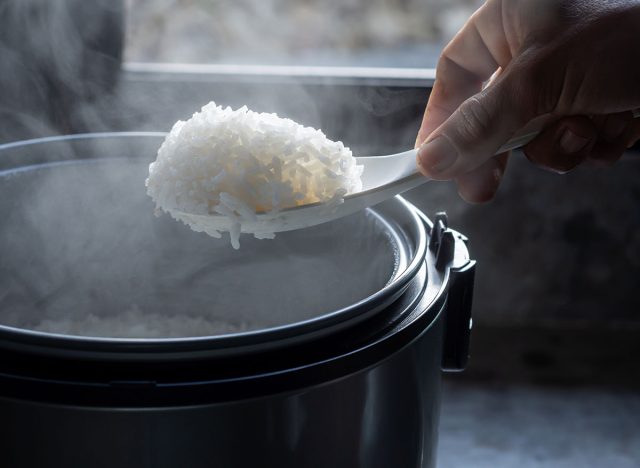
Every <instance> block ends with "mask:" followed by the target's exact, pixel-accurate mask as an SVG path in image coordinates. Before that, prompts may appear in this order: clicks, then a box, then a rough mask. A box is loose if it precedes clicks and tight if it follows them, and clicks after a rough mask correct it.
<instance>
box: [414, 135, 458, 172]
mask: <svg viewBox="0 0 640 468" xmlns="http://www.w3.org/2000/svg"><path fill="white" fill-rule="evenodd" d="M456 159H458V152H457V151H456V149H455V148H454V147H453V146H452V145H451V143H449V141H448V140H447V139H446V138H444V137H436V138H434V139H433V140H431V141H429V142H428V143H425V144H424V145H422V147H420V150H419V151H418V164H420V165H421V166H422V167H423V168H424V169H425V170H426V171H427V172H430V173H432V174H438V173H440V172H443V171H445V170H447V169H448V168H450V167H451V166H452V165H453V163H454V162H455V161H456Z"/></svg>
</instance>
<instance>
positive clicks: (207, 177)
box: [146, 102, 363, 249]
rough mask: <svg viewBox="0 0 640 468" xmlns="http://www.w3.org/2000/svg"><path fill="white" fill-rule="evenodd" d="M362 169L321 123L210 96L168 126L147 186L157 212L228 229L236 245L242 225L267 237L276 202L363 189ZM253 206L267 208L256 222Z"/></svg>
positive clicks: (211, 229) (333, 197)
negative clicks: (197, 108) (307, 123)
mask: <svg viewBox="0 0 640 468" xmlns="http://www.w3.org/2000/svg"><path fill="white" fill-rule="evenodd" d="M362 170H363V167H362V166H358V165H357V164H356V159H355V158H354V157H353V155H352V154H351V151H350V150H349V148H346V147H345V146H344V145H343V144H342V142H335V141H331V140H329V139H328V138H327V137H326V136H325V135H324V133H322V132H321V131H320V130H316V129H314V128H310V127H304V126H302V125H300V124H298V123H296V122H294V121H292V120H290V119H283V118H280V117H278V116H277V115H276V114H267V113H257V112H253V111H250V110H248V109H247V108H246V106H245V107H242V108H240V109H237V110H232V109H231V108H229V107H226V108H222V107H221V106H217V105H216V104H215V103H214V102H210V103H209V104H207V105H206V106H204V107H203V108H202V109H201V111H200V112H196V113H195V114H194V115H193V117H191V118H190V119H189V120H187V121H186V122H184V121H178V122H177V123H176V124H175V125H174V126H173V128H172V129H171V132H170V133H169V134H168V135H167V137H166V139H165V141H164V142H163V144H162V146H161V147H160V149H159V150H158V157H157V159H156V161H155V162H153V163H151V165H150V166H149V177H148V178H147V180H146V186H147V193H148V194H149V196H151V198H153V200H154V201H155V203H156V212H157V213H159V212H160V211H165V212H167V213H169V214H170V215H171V216H173V217H174V218H175V219H177V220H180V221H183V222H184V223H185V224H187V225H189V226H190V227H191V228H192V229H193V230H194V231H198V232H206V233H207V234H209V235H211V236H214V237H220V231H229V232H230V237H231V244H232V245H233V247H234V248H236V249H237V248H239V246H240V244H239V235H240V232H250V233H253V234H254V235H255V236H256V237H258V238H273V237H274V236H275V234H274V233H275V232H276V231H278V230H279V229H278V226H277V222H278V217H277V213H278V212H279V211H280V210H283V209H285V208H291V207H295V206H298V205H304V204H308V203H318V202H320V203H326V204H328V205H335V204H337V203H341V202H342V200H343V197H344V196H345V195H346V194H348V193H351V192H357V191H359V190H361V188H362V182H361V179H360V176H361V175H362ZM259 213H260V214H263V213H264V214H267V215H269V216H261V217H260V221H261V222H260V223H259V224H260V229H259V230H258V229H256V227H255V226H256V222H255V221H256V219H258V218H257V214H259ZM191 215H196V216H191ZM200 215H206V216H200ZM211 215H213V216H211ZM269 223H272V225H269Z"/></svg>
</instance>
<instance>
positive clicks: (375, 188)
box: [180, 109, 640, 235]
mask: <svg viewBox="0 0 640 468" xmlns="http://www.w3.org/2000/svg"><path fill="white" fill-rule="evenodd" d="M633 117H634V118H638V117H640V110H638V109H636V110H634V111H633ZM543 122H544V120H539V121H537V122H532V124H531V125H528V126H527V127H525V129H524V130H523V131H522V132H520V133H519V134H517V135H516V136H515V137H514V138H512V139H511V140H509V141H508V142H507V143H506V144H504V145H503V146H502V147H501V148H500V149H499V150H498V151H497V152H496V154H500V153H504V152H506V151H509V150H513V149H517V148H520V147H523V146H525V145H526V144H527V143H529V142H530V141H532V140H533V139H534V138H535V137H536V136H537V135H538V134H539V133H540V131H541V129H542V127H543ZM417 152H418V150H417V149H412V150H409V151H405V152H403V153H397V154H391V155H385V156H365V157H357V158H356V160H357V163H358V164H359V165H363V166H364V172H363V174H362V190H361V191H360V192H357V193H350V194H347V195H346V196H345V197H344V201H343V202H341V203H339V204H333V205H332V204H326V203H311V204H306V205H300V206H296V207H293V208H287V209H283V210H281V211H279V212H277V213H258V214H257V215H256V219H255V220H254V221H251V222H246V221H243V223H242V232H253V233H260V232H264V233H266V234H267V235H269V234H270V233H274V232H283V231H291V230H294V229H302V228H306V227H311V226H315V225H317V224H322V223H326V222H328V221H333V220H335V219H338V218H341V217H343V216H347V215H350V214H353V213H356V212H357V211H360V210H363V209H365V208H367V207H369V206H373V205H376V204H378V203H381V202H383V201H385V200H387V199H389V198H392V197H394V196H395V195H398V194H400V193H402V192H405V191H407V190H410V189H412V188H415V187H417V186H419V185H421V184H423V183H424V182H427V181H428V180H429V179H427V178H426V177H424V176H423V175H421V174H420V173H419V172H418V169H417V165H416V155H417ZM180 216H181V217H183V218H192V219H193V220H194V221H196V222H197V224H199V225H203V224H207V223H208V224H210V225H211V226H212V227H213V228H215V229H217V230H221V231H229V230H232V229H233V222H232V220H230V219H229V218H226V217H224V216H221V215H216V214H209V215H196V214H190V213H180Z"/></svg>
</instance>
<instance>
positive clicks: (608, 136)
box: [589, 112, 634, 167]
mask: <svg viewBox="0 0 640 468" xmlns="http://www.w3.org/2000/svg"><path fill="white" fill-rule="evenodd" d="M632 123H634V122H633V115H632V113H631V112H621V113H616V114H610V115H607V116H604V117H603V118H602V119H601V124H600V125H599V128H598V130H599V132H598V139H597V140H596V143H595V145H594V147H593V149H592V151H591V154H590V155H589V160H590V161H591V162H593V163H595V164H596V165H598V166H605V167H607V166H611V165H612V164H614V163H615V162H617V161H618V160H619V159H620V158H621V157H622V155H623V154H624V151H625V150H626V149H627V146H628V144H629V138H628V137H627V134H628V132H629V129H631V128H633V125H632Z"/></svg>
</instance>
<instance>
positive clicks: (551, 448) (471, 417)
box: [438, 376, 640, 468]
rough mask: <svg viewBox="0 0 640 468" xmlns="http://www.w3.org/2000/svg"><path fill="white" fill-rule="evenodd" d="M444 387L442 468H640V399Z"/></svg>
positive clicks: (582, 391) (570, 390)
mask: <svg viewBox="0 0 640 468" xmlns="http://www.w3.org/2000/svg"><path fill="white" fill-rule="evenodd" d="M456 377H457V376H452V377H449V378H448V379H446V380H445V384H444V388H443V406H442V415H441V421H440V441H439V447H438V468H485V467H486V468H502V467H504V468H507V467H508V468H512V467H517V468H537V467H545V468H546V467H554V468H591V467H593V468H596V467H597V468H638V467H640V392H635V391H624V390H611V389H608V390H607V389H602V388H597V387H548V386H534V385H525V384H502V385H499V384H488V383H475V384H474V383H471V382H469V381H465V382H461V381H460V380H458V379H457V378H456Z"/></svg>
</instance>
